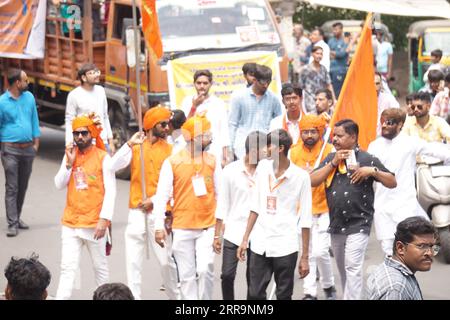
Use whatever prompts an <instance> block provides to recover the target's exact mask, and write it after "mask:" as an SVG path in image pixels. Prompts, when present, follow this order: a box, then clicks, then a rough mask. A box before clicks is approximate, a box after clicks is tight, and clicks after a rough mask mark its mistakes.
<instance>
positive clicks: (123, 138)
mask: <svg viewBox="0 0 450 320" xmlns="http://www.w3.org/2000/svg"><path fill="white" fill-rule="evenodd" d="M108 113H109V121H110V123H111V130H112V133H113V139H114V146H115V147H116V150H119V148H120V147H121V146H123V144H124V143H126V142H127V141H128V139H129V138H130V137H131V132H130V130H129V129H128V125H127V122H126V119H125V115H124V114H123V112H122V110H121V109H120V106H119V105H118V104H117V103H116V102H114V101H110V100H109V101H108ZM130 176H131V171H130V166H127V167H126V168H124V169H122V170H119V171H117V172H116V178H118V179H122V180H129V179H130Z"/></svg>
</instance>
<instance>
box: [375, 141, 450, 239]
mask: <svg viewBox="0 0 450 320" xmlns="http://www.w3.org/2000/svg"><path fill="white" fill-rule="evenodd" d="M368 152H369V153H370V154H373V155H374V156H376V157H377V158H378V159H380V161H381V162H382V163H383V165H384V166H385V167H386V168H387V169H389V170H390V171H391V172H393V173H395V179H396V180H397V187H396V188H394V189H388V188H386V187H384V186H383V185H382V184H381V183H376V184H375V202H374V208H375V215H374V223H375V231H376V235H377V238H378V240H384V239H392V238H394V233H395V230H396V228H397V224H398V223H399V222H401V221H403V220H404V219H406V218H409V217H412V216H424V217H427V218H428V216H427V214H426V213H425V211H424V210H423V209H422V208H421V207H420V205H419V203H418V201H417V197H416V189H415V181H414V177H415V169H416V155H418V154H421V155H431V156H434V157H436V158H439V159H443V160H444V159H449V158H450V149H448V147H446V145H444V144H441V143H429V142H426V141H424V140H422V139H420V138H417V137H412V136H406V135H403V134H400V135H398V136H397V137H395V138H394V139H392V140H389V139H386V138H383V137H379V138H378V139H376V140H375V141H373V142H372V143H371V144H370V145H369V149H368Z"/></svg>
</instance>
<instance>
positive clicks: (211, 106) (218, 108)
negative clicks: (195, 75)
mask: <svg viewBox="0 0 450 320" xmlns="http://www.w3.org/2000/svg"><path fill="white" fill-rule="evenodd" d="M193 98H194V96H188V97H186V98H184V100H183V103H182V104H181V110H183V112H184V114H185V115H186V118H187V117H188V115H189V112H190V111H191V107H192V99H193ZM204 112H206V118H207V119H208V120H209V121H210V122H211V134H212V143H211V145H210V147H209V150H208V151H209V152H210V153H212V154H213V155H215V156H216V159H217V161H219V163H221V161H222V151H223V147H228V146H229V145H230V134H229V132H228V114H227V109H226V107H225V103H224V102H223V100H221V99H219V98H218V97H216V96H214V95H211V96H209V97H208V99H206V100H205V101H203V103H202V104H201V105H199V106H198V107H197V109H196V111H195V114H203V113H204Z"/></svg>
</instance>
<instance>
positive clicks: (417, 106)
mask: <svg viewBox="0 0 450 320" xmlns="http://www.w3.org/2000/svg"><path fill="white" fill-rule="evenodd" d="M410 108H411V110H413V111H414V109H415V108H417V109H418V110H423V104H411V107H410Z"/></svg>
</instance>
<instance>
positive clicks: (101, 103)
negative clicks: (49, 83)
mask: <svg viewBox="0 0 450 320" xmlns="http://www.w3.org/2000/svg"><path fill="white" fill-rule="evenodd" d="M91 112H95V113H96V114H97V115H98V116H99V117H100V121H101V124H102V127H103V130H102V132H101V133H100V137H101V138H102V139H103V142H104V143H105V144H107V143H108V139H112V137H113V134H112V130H111V124H110V123H109V116H108V102H107V100H106V93H105V89H104V88H103V87H102V86H98V85H94V88H93V89H92V91H87V90H86V89H84V88H83V87H81V86H80V87H76V88H75V89H73V90H72V91H70V92H69V95H68V96H67V104H66V145H67V144H68V143H72V142H73V136H72V120H73V119H74V118H76V117H77V116H79V115H81V114H85V113H86V114H89V113H91Z"/></svg>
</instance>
